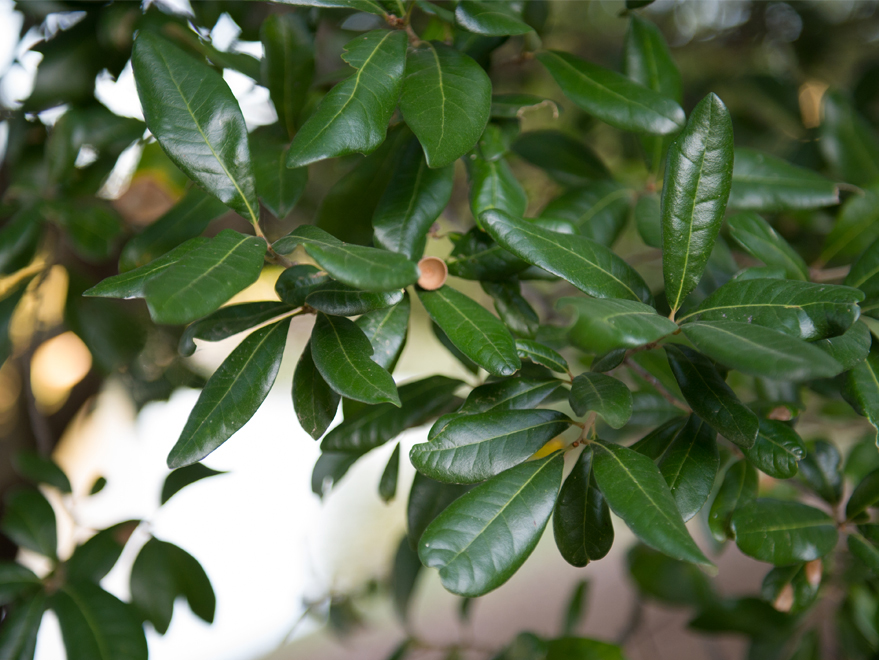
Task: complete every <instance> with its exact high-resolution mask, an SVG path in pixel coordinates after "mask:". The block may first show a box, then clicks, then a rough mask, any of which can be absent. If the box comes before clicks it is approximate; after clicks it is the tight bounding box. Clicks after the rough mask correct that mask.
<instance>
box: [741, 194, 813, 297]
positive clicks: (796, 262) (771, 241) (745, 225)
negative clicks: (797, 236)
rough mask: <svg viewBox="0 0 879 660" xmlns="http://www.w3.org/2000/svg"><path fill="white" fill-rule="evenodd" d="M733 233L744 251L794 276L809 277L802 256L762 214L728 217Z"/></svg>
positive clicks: (791, 277) (748, 213)
mask: <svg viewBox="0 0 879 660" xmlns="http://www.w3.org/2000/svg"><path fill="white" fill-rule="evenodd" d="M727 224H728V225H729V230H730V236H731V237H732V239H733V240H734V241H735V242H736V243H738V244H739V245H741V246H742V247H743V248H744V249H745V252H747V253H748V254H750V255H751V256H752V257H754V258H756V259H759V260H760V261H762V262H763V263H764V264H766V265H767V266H771V267H775V268H781V269H782V270H784V273H785V275H786V276H787V277H789V278H790V279H792V280H808V279H809V267H808V266H807V265H806V262H805V261H803V258H802V257H801V256H800V255H798V254H797V253H796V251H794V249H793V248H792V247H791V246H790V245H789V244H788V242H787V241H786V240H784V239H783V238H782V237H781V236H779V235H778V233H777V232H776V231H775V230H774V229H773V228H772V226H771V225H770V224H769V223H768V222H766V221H765V220H764V219H763V218H761V217H760V216H759V215H757V214H756V213H754V212H753V211H751V212H747V213H737V214H736V215H734V216H732V217H731V218H729V219H727Z"/></svg>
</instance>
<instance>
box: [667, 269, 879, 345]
mask: <svg viewBox="0 0 879 660" xmlns="http://www.w3.org/2000/svg"><path fill="white" fill-rule="evenodd" d="M861 300H863V298H861V296H860V295H859V294H858V292H857V291H856V290H854V289H851V288H848V287H842V286H835V285H832V284H812V283H811V282H795V281H788V280H773V279H766V278H757V279H753V280H752V279H747V280H740V279H735V280H732V281H731V282H727V283H726V284H724V285H723V286H722V287H720V288H719V289H718V290H717V291H715V292H714V293H713V294H711V295H710V296H708V298H706V299H705V300H703V301H702V303H701V304H700V305H698V306H697V307H696V308H695V309H694V310H692V311H689V312H687V313H686V314H684V315H683V316H680V317H678V321H679V322H688V321H736V322H739V323H753V324H755V325H761V326H765V327H767V328H772V329H773V330H779V331H781V332H784V333H787V334H789V335H791V336H793V337H798V338H800V339H810V340H811V339H823V338H825V337H835V336H837V335H841V334H842V333H844V332H845V331H846V330H848V329H849V328H850V327H851V326H852V324H853V323H854V322H855V321H857V320H858V314H859V310H858V307H857V303H858V302H860V301H861Z"/></svg>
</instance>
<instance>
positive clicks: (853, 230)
mask: <svg viewBox="0 0 879 660" xmlns="http://www.w3.org/2000/svg"><path fill="white" fill-rule="evenodd" d="M876 239H879V185H872V186H870V187H869V188H866V189H865V190H864V191H863V194H860V195H852V196H851V197H850V198H849V199H847V200H846V202H845V204H843V205H842V208H841V209H840V210H839V213H838V214H837V216H836V223H835V224H834V225H833V228H832V229H831V230H830V233H829V234H828V235H827V239H826V240H825V242H824V249H823V250H822V251H821V258H820V261H821V262H828V261H832V262H836V261H842V262H843V263H845V261H847V260H851V259H852V258H854V257H855V256H856V255H858V254H860V253H861V252H862V251H863V250H864V246H865V245H869V244H870V243H872V242H873V241H875V240H876Z"/></svg>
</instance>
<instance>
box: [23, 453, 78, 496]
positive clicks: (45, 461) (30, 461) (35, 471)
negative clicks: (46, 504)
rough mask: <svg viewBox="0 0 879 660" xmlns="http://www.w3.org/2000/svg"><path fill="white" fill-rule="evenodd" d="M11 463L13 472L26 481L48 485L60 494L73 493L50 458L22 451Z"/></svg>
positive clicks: (65, 476) (65, 477) (64, 476)
mask: <svg viewBox="0 0 879 660" xmlns="http://www.w3.org/2000/svg"><path fill="white" fill-rule="evenodd" d="M12 462H13V465H14V466H15V471H16V472H18V474H20V475H21V476H22V477H24V478H25V479H27V480H28V481H31V482H33V483H37V484H48V485H49V486H53V487H55V488H57V489H58V490H60V491H61V492H62V493H71V492H73V489H72V488H71V487H70V480H69V479H68V478H67V475H66V474H64V471H63V470H62V469H61V468H60V467H58V464H57V463H56V462H55V461H53V460H52V459H51V458H46V457H44V456H40V454H38V453H37V452H35V451H27V450H22V451H20V452H18V453H17V454H16V455H15V457H14V458H13V459H12Z"/></svg>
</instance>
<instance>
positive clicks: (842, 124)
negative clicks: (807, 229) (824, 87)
mask: <svg viewBox="0 0 879 660" xmlns="http://www.w3.org/2000/svg"><path fill="white" fill-rule="evenodd" d="M823 101H824V103H823V107H822V110H823V114H822V121H821V139H820V141H819V146H820V147H821V153H822V154H823V155H824V158H825V159H826V160H827V161H828V162H829V163H830V165H831V166H832V168H833V170H834V171H835V172H836V173H837V174H838V175H839V176H840V177H842V179H843V180H844V181H847V182H849V183H854V184H856V185H864V184H868V183H872V182H874V181H875V180H876V179H877V178H879V140H877V138H876V133H875V132H874V131H873V129H872V127H871V126H870V124H868V123H867V121H866V120H865V119H864V118H863V117H861V115H859V114H858V113H857V112H856V111H855V109H854V108H853V107H852V106H851V103H850V102H849V101H848V99H847V98H846V97H845V96H843V94H842V93H840V92H837V91H828V93H826V94H825V95H824V98H823Z"/></svg>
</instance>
